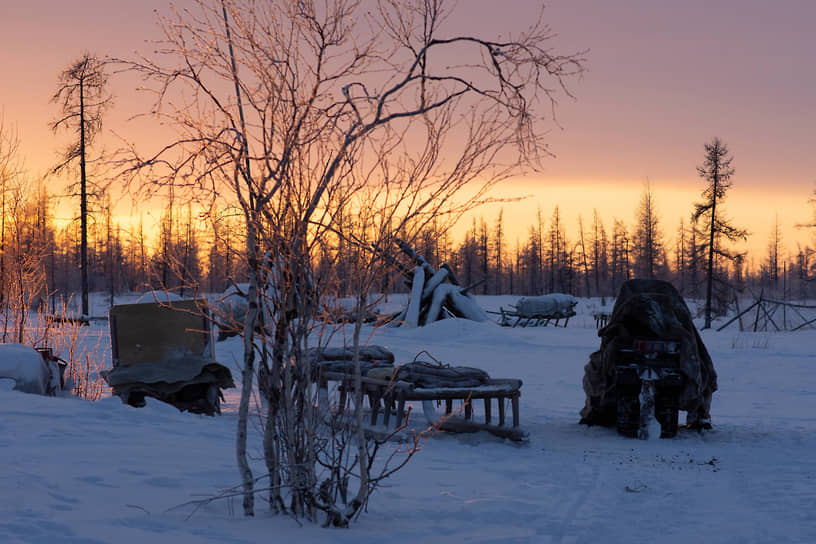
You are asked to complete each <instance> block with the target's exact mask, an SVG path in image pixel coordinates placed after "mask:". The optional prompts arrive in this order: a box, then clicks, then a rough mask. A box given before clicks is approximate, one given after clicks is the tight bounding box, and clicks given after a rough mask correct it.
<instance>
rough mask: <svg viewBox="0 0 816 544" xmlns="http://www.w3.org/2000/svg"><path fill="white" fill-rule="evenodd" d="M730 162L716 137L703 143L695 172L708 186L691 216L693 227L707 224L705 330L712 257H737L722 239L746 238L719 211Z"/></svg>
mask: <svg viewBox="0 0 816 544" xmlns="http://www.w3.org/2000/svg"><path fill="white" fill-rule="evenodd" d="M733 160H734V158H733V157H731V156H729V152H728V147H727V146H726V145H725V143H723V141H722V140H720V139H719V138H714V139H713V140H712V141H711V143H708V144H705V159H704V161H703V164H702V165H700V166H698V167H697V173H698V174H699V176H700V177H701V178H703V179H704V180H705V181H706V183H707V185H706V188H705V189H704V190H703V193H702V196H703V199H704V200H703V202H699V203H697V204H695V205H694V213H693V214H692V216H691V218H692V221H693V222H694V223H695V224H696V223H697V222H698V221H699V220H700V219H703V220H704V221H705V222H706V234H707V235H708V241H707V242H706V243H705V244H704V245H705V248H706V251H707V253H708V263H707V265H706V302H705V324H704V325H703V328H704V329H708V328H710V327H711V301H712V294H713V287H714V275H715V269H714V261H715V256H716V257H723V258H726V259H730V260H734V259H736V258H737V254H734V253H732V252H730V251H729V250H728V249H727V248H725V247H724V246H723V244H722V243H721V239H722V238H723V237H725V238H726V239H727V240H728V241H731V242H735V241H737V240H745V239H746V238H747V237H748V231H747V230H744V229H740V228H737V227H735V226H733V225H732V224H731V222H730V221H729V220H728V219H726V218H725V214H724V213H723V210H722V205H723V200H724V199H725V194H726V192H727V191H728V189H730V188H731V185H732V182H731V177H732V176H733V175H734V167H733V166H731V163H732V162H733Z"/></svg>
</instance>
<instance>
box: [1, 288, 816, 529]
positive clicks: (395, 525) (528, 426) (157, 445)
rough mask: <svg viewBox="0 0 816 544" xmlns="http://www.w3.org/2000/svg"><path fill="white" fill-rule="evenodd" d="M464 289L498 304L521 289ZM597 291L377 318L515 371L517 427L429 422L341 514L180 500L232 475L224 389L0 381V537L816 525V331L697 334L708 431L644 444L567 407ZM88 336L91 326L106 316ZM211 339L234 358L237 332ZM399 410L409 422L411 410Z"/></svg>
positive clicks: (417, 416)
mask: <svg viewBox="0 0 816 544" xmlns="http://www.w3.org/2000/svg"><path fill="white" fill-rule="evenodd" d="M479 300H480V302H481V304H482V306H483V307H484V308H485V309H487V310H495V309H498V307H499V305H505V306H506V305H507V304H510V303H513V302H514V301H515V300H516V297H480V298H479ZM392 302H393V301H392ZM599 307H600V301H597V300H596V301H581V303H580V304H579V306H578V309H577V310H578V312H579V314H578V315H577V316H575V317H574V318H572V319H571V320H570V322H569V326H568V327H567V328H554V327H551V326H550V327H542V328H535V329H511V328H501V327H498V326H497V325H495V324H493V323H474V322H470V321H464V320H445V321H442V322H439V323H435V324H432V325H430V326H428V327H424V328H419V329H407V328H399V329H395V328H384V329H380V330H378V331H376V332H373V337H372V338H371V340H370V341H371V342H372V343H377V344H382V345H385V346H387V347H388V348H389V349H391V350H392V351H394V353H395V354H396V355H397V358H398V359H399V360H403V361H405V360H410V359H413V357H414V356H415V355H416V354H417V353H418V352H419V351H421V350H427V351H428V352H429V353H430V354H431V355H433V356H434V357H435V358H437V359H441V360H443V361H445V362H448V363H451V364H454V365H467V366H476V367H480V368H483V369H485V370H487V371H488V372H489V373H490V374H491V376H493V377H497V378H501V377H512V378H521V379H522V380H524V385H523V387H522V396H521V423H522V426H523V427H524V429H525V430H526V431H527V432H528V433H529V440H528V441H527V442H525V443H522V444H517V443H513V442H509V441H505V440H501V439H498V438H495V437H493V436H491V435H488V434H485V433H477V434H470V435H450V434H440V435H437V436H436V437H434V438H432V439H430V440H429V441H428V442H427V443H426V444H425V445H424V447H423V450H422V451H421V452H419V454H418V455H417V456H416V457H415V458H414V459H413V460H412V461H411V462H410V463H409V464H408V466H407V467H406V468H405V469H403V470H402V471H400V472H398V473H397V474H396V475H395V477H394V478H393V479H392V480H391V481H390V484H389V486H388V487H386V488H383V489H380V490H379V491H378V493H377V494H376V495H375V496H374V497H373V499H372V501H371V503H370V505H369V509H368V512H367V513H364V514H363V515H362V517H361V518H360V519H359V520H358V521H357V522H355V523H353V524H352V526H351V528H349V529H341V530H333V529H321V528H319V527H314V526H308V525H307V526H304V527H300V526H298V525H297V523H295V522H294V521H293V520H291V519H289V518H286V517H276V516H273V515H271V514H269V513H268V512H267V511H265V510H264V508H263V505H262V503H260V502H259V507H258V513H257V515H256V517H255V519H244V518H243V517H242V516H241V513H240V501H239V500H238V499H235V500H232V501H228V500H225V501H219V502H214V503H211V504H209V505H207V506H205V507H204V508H202V509H200V510H198V511H197V512H195V513H193V514H192V515H190V514H191V512H192V508H191V507H190V506H189V505H185V503H187V502H188V501H191V500H193V499H197V498H202V497H206V496H210V495H213V494H215V493H217V492H218V491H220V490H222V489H225V488H228V487H232V486H234V485H236V484H238V482H239V478H238V470H237V468H236V464H235V453H234V450H235V446H234V444H235V438H234V435H235V433H234V430H235V423H236V422H235V419H236V418H235V406H234V405H233V403H234V402H235V399H237V394H231V395H228V403H227V406H225V413H224V414H223V415H222V416H220V417H214V418H211V417H206V416H198V415H192V414H187V413H179V412H178V411H177V410H176V409H175V408H173V407H171V406H168V405H165V404H162V403H160V402H157V401H151V399H148V405H147V407H145V408H141V409H136V408H131V407H128V406H125V405H123V404H122V403H121V402H120V401H119V400H118V399H116V398H110V397H108V398H104V399H103V400H100V401H97V402H87V401H83V400H79V399H76V398H69V399H65V398H50V397H41V396H36V395H27V394H24V393H19V392H16V391H11V390H10V388H9V387H5V385H8V384H5V385H4V387H3V388H2V389H0V414H2V416H0V467H2V468H0V489H1V490H2V493H0V542H3V543H16V542H26V543H29V542H30V543H44V542H48V543H62V542H65V543H72V544H73V543H87V544H92V543H113V542H115V543H117V544H125V543H130V542H134V543H135V542H140V543H141V542H150V543H151V544H158V543H163V542H168V543H170V542H172V543H176V544H179V543H204V542H219V543H233V542H234V543H239V542H240V543H254V542H270V541H275V542H299V543H312V542H315V543H317V542H340V543H354V544H359V543H369V542H370V543H378V544H381V543H382V542H384V541H385V542H388V543H389V544H402V543H409V542H410V543H417V542H423V543H425V542H445V543H454V542H480V543H487V542H496V543H504V542H531V543H547V542H565V543H566V542H591V543H595V542H610V543H611V542H682V543H683V544H687V543H689V542H740V543H742V542H763V543H764V542H803V543H804V542H816V331H813V330H810V331H799V332H796V333H774V334H771V333H739V332H738V331H737V330H736V327H735V326H733V327H731V328H729V329H726V330H725V331H723V332H715V331H703V333H702V337H703V340H704V341H705V343H706V345H707V347H708V349H709V351H710V352H711V355H712V358H713V360H714V364H715V368H716V370H717V372H718V374H719V391H718V392H717V393H715V395H714V401H713V405H712V410H711V412H712V420H713V424H714V428H713V430H711V431H706V432H704V433H702V434H699V433H697V432H693V431H681V432H680V434H679V435H678V436H677V438H675V439H670V440H652V441H639V440H633V439H628V438H624V437H621V436H619V435H618V434H616V432H615V431H614V429H605V428H600V427H586V426H583V425H579V424H578V419H579V416H578V410H579V409H580V408H581V407H582V405H583V402H584V393H583V390H582V388H581V378H582V375H583V365H584V364H585V363H586V361H587V358H588V356H589V354H590V352H592V351H594V350H595V349H597V347H598V345H599V339H598V337H597V335H596V331H595V322H594V319H593V318H592V312H593V311H595V310H597V309H598V308H599ZM368 330H369V331H370V329H368ZM88 333H89V334H90V336H91V337H94V336H97V337H98V336H104V335H105V333H106V325H105V324H103V323H94V324H93V325H92V326H91V327H89V328H88ZM216 354H217V356H218V358H219V360H220V361H221V362H223V363H225V364H229V365H232V366H233V367H234V366H235V362H236V361H237V360H239V359H240V341H239V340H238V339H237V338H231V339H229V340H227V341H225V342H222V343H219V344H218V346H217V348H216ZM236 376H237V371H236ZM412 421H415V422H416V423H417V424H421V423H422V416H421V409H419V410H416V411H415V413H414V415H413V416H412ZM681 423H682V415H681ZM255 440H256V442H255V443H254V445H253V448H254V451H255V453H258V452H259V450H260V448H259V444H258V443H257V438H255ZM256 457H257V459H256V460H255V469H256V471H257V473H258V474H260V473H261V472H262V462H261V461H260V455H259V454H258V455H256Z"/></svg>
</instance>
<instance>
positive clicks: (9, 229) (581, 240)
mask: <svg viewBox="0 0 816 544" xmlns="http://www.w3.org/2000/svg"><path fill="white" fill-rule="evenodd" d="M0 172H2V170H0ZM0 195H2V196H0V211H2V214H0V303H1V304H6V303H8V302H9V301H10V300H12V299H20V297H23V298H25V299H26V300H25V301H24V304H25V305H27V306H29V307H36V306H44V307H46V306H47V308H48V309H49V311H53V310H54V309H55V307H56V303H57V301H61V300H68V299H70V298H71V297H76V296H78V293H80V291H81V287H82V277H81V252H80V249H81V243H80V237H81V231H80V225H79V222H78V221H74V222H72V223H70V224H69V225H68V226H66V227H64V228H58V227H57V226H56V223H55V217H54V212H53V202H54V196H53V195H52V194H50V193H49V191H48V188H47V186H46V184H45V183H44V182H40V183H38V184H29V183H28V180H26V181H25V182H20V180H19V179H18V178H16V177H14V176H7V175H6V176H0ZM95 204H96V205H94V206H91V213H90V217H91V220H90V221H89V223H88V233H89V242H88V256H87V259H88V260H87V262H88V285H89V289H90V291H92V292H103V293H107V294H108V295H109V296H111V297H112V296H115V295H120V294H126V293H135V292H143V291H149V290H161V289H169V290H173V291H175V292H177V293H179V294H181V295H184V294H185V293H186V294H190V295H192V294H193V293H203V292H208V293H218V292H222V291H223V290H225V289H226V288H228V287H229V286H230V285H232V284H233V283H244V282H245V281H246V279H247V278H246V274H245V271H244V270H243V269H242V268H241V266H240V254H241V253H240V252H241V249H240V248H241V247H242V244H243V243H244V240H243V238H242V236H241V228H240V223H241V218H240V217H239V216H238V215H237V214H236V213H235V211H234V210H230V209H229V208H226V209H222V210H211V211H210V212H208V213H207V214H204V215H202V214H201V213H198V212H194V211H193V206H192V204H190V203H187V204H181V205H179V204H177V203H175V202H170V203H168V205H167V206H166V207H165V208H164V211H163V212H162V215H161V218H160V220H159V225H158V229H157V230H156V234H155V235H154V237H153V239H151V237H150V236H149V235H148V234H147V229H146V228H145V225H144V221H143V220H140V221H139V222H138V224H137V225H136V227H135V228H130V229H128V228H123V227H122V226H121V225H120V224H118V223H117V222H116V221H115V219H114V217H113V214H112V203H111V199H110V196H109V195H106V196H104V197H103V198H102V199H96V202H95ZM634 211H635V214H634V215H635V221H634V222H633V223H632V224H631V225H627V224H626V223H625V222H624V221H623V220H621V219H618V218H613V219H612V221H611V224H610V223H609V222H605V221H604V220H603V218H602V217H601V216H600V214H599V213H598V211H597V210H592V214H591V217H590V220H589V221H588V222H584V220H583V216H580V215H579V217H578V220H577V222H576V225H574V227H575V228H574V229H570V228H569V226H568V225H567V224H566V222H565V221H564V219H563V217H562V214H561V213H560V210H559V206H558V205H556V206H555V207H554V208H553V209H552V212H551V213H550V214H549V215H548V216H547V215H545V213H544V211H543V210H542V209H541V208H539V210H538V212H537V213H536V215H535V217H534V218H532V219H533V221H532V223H531V224H530V225H529V227H528V228H527V230H526V234H525V235H524V236H523V237H522V236H516V238H515V240H513V242H512V243H511V242H510V241H509V238H510V236H509V235H508V233H507V230H506V226H505V222H504V210H500V211H499V213H498V215H497V216H496V217H495V218H494V219H493V220H492V221H489V220H488V219H485V217H484V216H481V217H478V218H475V217H474V218H473V219H472V223H471V226H470V228H469V229H468V230H467V231H466V232H465V233H464V235H463V236H462V238H461V239H459V240H456V239H454V238H453V237H452V235H451V234H450V233H449V231H448V230H445V229H443V228H442V227H441V225H439V224H438V223H435V222H431V223H429V224H428V226H427V227H426V228H424V229H422V230H421V231H420V232H419V235H418V236H417V237H416V241H415V244H416V248H415V249H416V250H417V251H418V252H419V253H420V254H422V255H423V256H424V257H425V258H426V259H427V260H428V262H429V263H430V264H432V265H433V266H439V265H441V264H442V263H448V264H449V265H450V266H451V267H452V268H453V269H454V270H456V271H457V273H458V275H459V278H460V281H461V283H462V284H463V285H466V286H469V287H470V291H471V292H472V293H475V294H486V295H504V294H511V295H519V296H529V295H541V294H546V293H552V292H561V293H568V294H572V295H575V296H581V297H603V298H614V296H615V294H616V292H617V289H618V287H619V286H620V284H621V283H622V282H623V281H625V280H628V279H632V278H635V277H639V278H653V279H663V280H667V281H670V282H672V283H673V284H674V285H675V287H676V288H677V289H678V291H680V293H681V294H682V295H684V296H686V297H689V298H693V299H701V298H704V297H705V294H706V293H705V290H706V281H705V280H706V268H705V266H706V252H705V249H706V244H705V241H706V236H705V235H706V233H705V232H704V231H703V229H702V228H701V226H702V225H701V224H699V223H698V222H694V221H691V220H688V221H686V220H684V219H681V220H680V222H679V224H678V225H677V226H676V228H675V229H674V232H673V234H674V237H673V240H671V241H668V240H667V235H666V227H665V226H664V225H663V224H662V221H661V220H660V218H659V217H658V216H657V215H656V213H655V205H654V195H653V193H652V190H651V188H650V187H649V186H648V185H646V186H645V188H644V190H643V194H642V196H641V200H640V202H639V203H637V205H636V206H635V208H634ZM340 225H341V227H340V228H339V230H340V231H343V230H345V231H347V232H346V233H343V232H338V233H337V234H334V235H329V236H326V237H325V240H323V241H322V242H321V243H320V244H318V248H319V250H318V251H317V252H316V255H315V256H314V262H315V274H318V275H322V276H326V275H328V274H332V275H334V276H335V280H334V281H335V283H336V285H337V291H338V293H339V294H340V295H344V294H350V293H351V285H352V282H353V276H354V271H355V270H356V269H357V268H358V267H359V263H360V261H361V260H364V259H365V258H366V253H367V252H368V251H369V250H368V249H366V248H365V247H361V246H360V245H355V244H352V243H349V242H348V240H350V239H354V238H360V236H358V235H352V236H349V235H348V233H352V232H353V231H354V229H355V221H354V218H353V217H352V216H349V217H348V219H347V220H346V221H345V222H341V223H340ZM727 249H728V248H727V245H725V244H723V245H722V246H721V247H718V248H717V252H716V255H717V258H716V259H715V261H716V262H715V274H714V294H715V297H714V299H715V301H716V302H717V305H718V307H719V308H723V307H724V305H727V304H728V303H730V301H731V300H732V299H733V297H734V296H735V294H737V295H740V296H742V295H744V294H746V293H749V294H753V295H757V294H759V293H760V292H763V293H764V294H765V295H766V296H771V297H779V298H785V299H796V300H808V299H812V298H814V297H816V281H814V280H815V279H816V259H814V254H816V249H814V248H813V247H811V246H810V245H806V246H801V245H797V247H796V249H795V251H790V250H786V248H785V246H784V243H783V239H782V235H781V230H780V227H779V222H778V220H777V222H776V223H775V225H774V228H773V230H772V232H771V235H770V237H769V241H768V245H767V252H766V253H765V254H764V255H761V256H754V255H747V254H745V253H734V254H733V255H732V254H730V253H728V251H727ZM392 251H393V252H394V253H396V252H398V249H397V248H396V246H395V247H394V248H392ZM752 262H753V263H755V264H754V265H753V266H751V265H750V263H752ZM396 275H397V273H396V272H394V274H393V276H394V277H391V278H384V279H383V281H382V286H383V290H384V291H385V290H388V289H390V290H392V291H394V292H401V291H404V290H405V287H404V286H403V285H402V283H401V282H399V281H393V280H395V278H396ZM389 286H390V287H389ZM21 302H22V301H21ZM78 303H79V302H78V300H77V304H78Z"/></svg>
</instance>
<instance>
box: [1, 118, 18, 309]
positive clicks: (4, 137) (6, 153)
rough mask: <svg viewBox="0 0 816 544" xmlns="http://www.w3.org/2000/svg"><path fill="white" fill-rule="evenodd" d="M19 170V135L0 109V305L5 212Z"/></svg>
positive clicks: (4, 265)
mask: <svg viewBox="0 0 816 544" xmlns="http://www.w3.org/2000/svg"><path fill="white" fill-rule="evenodd" d="M21 172H22V162H21V158H20V137H19V135H18V134H17V130H16V129H15V128H14V127H12V126H10V125H9V124H8V123H7V122H6V118H5V115H4V114H3V112H1V111H0V191H1V192H0V305H3V304H4V303H5V301H6V297H7V282H6V274H7V259H6V253H7V248H6V231H7V226H6V212H7V209H8V204H9V191H12V190H13V188H14V187H16V185H17V181H18V179H19V176H20V174H21Z"/></svg>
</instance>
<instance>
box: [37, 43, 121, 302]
mask: <svg viewBox="0 0 816 544" xmlns="http://www.w3.org/2000/svg"><path fill="white" fill-rule="evenodd" d="M107 87H108V76H107V74H106V72H105V65H104V63H103V62H102V61H101V60H100V59H99V58H98V57H96V56H94V55H92V54H91V53H88V52H85V53H83V54H82V55H81V56H80V58H79V59H77V60H76V61H74V62H73V63H72V64H71V65H70V66H68V68H66V69H65V70H64V71H63V72H61V73H60V75H59V78H58V88H57V92H56V93H54V96H53V97H52V98H51V101H52V102H54V103H56V104H58V105H59V106H60V113H59V117H58V118H57V119H56V120H55V121H54V122H53V123H52V124H51V128H52V130H54V132H56V131H58V130H60V129H62V128H65V129H67V130H68V131H70V132H71V133H73V134H74V136H75V137H76V140H74V141H72V142H71V143H70V144H69V145H68V148H67V149H66V150H65V151H64V152H63V154H62V157H61V162H60V163H59V164H58V165H57V166H56V167H55V168H54V172H59V171H60V170H63V169H64V168H66V167H68V166H69V165H72V164H74V163H75V162H77V161H78V162H79V199H80V200H79V217H80V224H81V227H80V228H81V235H80V244H81V246H80V269H81V273H82V315H86V316H87V315H88V174H87V165H88V162H89V161H88V148H89V147H90V146H91V144H92V143H93V139H94V136H96V135H97V134H98V133H99V131H100V130H101V128H102V115H103V114H104V112H105V109H106V108H107V107H108V106H109V105H110V102H111V96H110V94H108V89H107Z"/></svg>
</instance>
